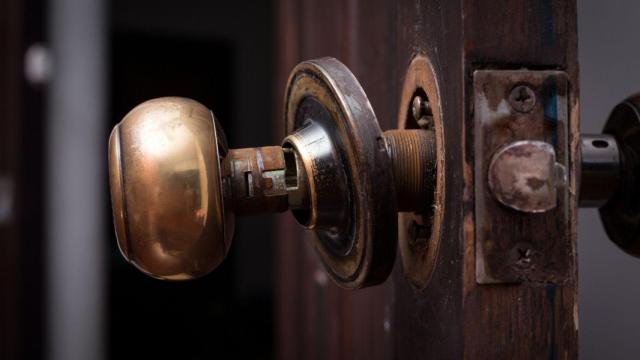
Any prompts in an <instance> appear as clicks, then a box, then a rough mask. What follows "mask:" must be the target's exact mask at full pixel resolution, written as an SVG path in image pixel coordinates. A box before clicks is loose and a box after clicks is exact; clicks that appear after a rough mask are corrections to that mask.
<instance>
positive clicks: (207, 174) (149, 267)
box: [109, 58, 435, 288]
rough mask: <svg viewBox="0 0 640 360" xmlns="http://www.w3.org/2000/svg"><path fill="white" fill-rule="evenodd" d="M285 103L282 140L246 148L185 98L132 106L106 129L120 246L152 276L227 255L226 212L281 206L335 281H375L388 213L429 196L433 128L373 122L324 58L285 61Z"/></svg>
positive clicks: (359, 95)
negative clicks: (289, 66) (232, 144)
mask: <svg viewBox="0 0 640 360" xmlns="http://www.w3.org/2000/svg"><path fill="white" fill-rule="evenodd" d="M285 109H286V113H285V123H286V128H287V137H286V138H285V139H284V141H283V144H282V145H281V146H266V147H257V148H245V149H228V147H227V145H226V141H225V138H224V135H223V133H222V131H221V129H220V127H219V126H218V123H217V122H216V119H215V117H214V116H213V113H212V112H211V111H210V110H208V109H207V108H206V107H205V106H204V105H202V104H200V103H198V102H196V101H193V100H190V99H184V98H176V97H168V98H160V99H154V100H150V101H147V102H145V103H142V104H140V105H138V106H137V107H136V108H134V109H133V110H131V112H129V113H128V114H127V115H126V116H125V117H124V119H123V120H122V121H121V122H120V123H119V124H118V125H116V127H115V128H114V129H113V132H112V134H111V137H110V140H109V178H110V186H111V200H112V204H113V216H114V222H115V228H116V235H117V238H118V245H119V247H120V250H121V252H122V254H123V255H124V257H125V258H126V259H127V260H128V261H129V262H131V263H132V264H134V265H135V266H137V267H138V268H139V269H140V270H142V271H143V272H145V273H147V274H149V275H151V276H154V277H156V278H161V279H167V280H186V279H192V278H197V277H199V276H202V275H205V274H207V273H208V272H210V271H212V270H213V269H214V268H215V267H216V266H218V265H219V264H220V262H222V260H223V259H224V257H225V256H226V254H227V251H228V249H229V246H230V244H231V239H232V236H233V223H234V217H235V216H244V215H254V214H262V213H271V212H281V211H285V210H289V209H290V210H292V212H293V214H294V217H295V218H296V220H297V221H298V223H299V224H300V225H302V226H304V227H306V228H307V229H309V230H310V231H312V232H313V234H314V245H315V248H316V250H317V253H318V255H319V256H320V259H321V261H322V263H323V264H324V265H325V268H326V269H327V272H328V273H329V275H330V276H331V278H332V279H333V280H334V281H335V282H336V283H337V284H339V285H340V286H343V287H346V288H361V287H365V286H371V285H375V284H379V283H381V282H382V281H384V280H385V279H386V278H387V277H388V275H389V273H390V272H391V270H392V268H393V262H394V259H395V251H396V246H397V244H396V239H397V238H396V237H397V212H398V211H415V212H419V211H424V210H425V209H427V208H428V207H429V206H430V204H428V201H427V199H433V196H432V195H429V192H433V186H434V178H435V174H434V172H433V171H432V170H433V169H435V165H434V164H435V153H434V151H433V146H434V144H433V143H434V140H433V132H432V131H427V130H421V129H414V130H394V131H389V132H386V133H383V132H382V131H381V130H380V127H379V125H378V121H377V119H376V116H375V114H374V112H373V109H372V108H371V104H370V103H369V101H368V99H367V97H366V95H365V93H364V90H363V89H362V87H361V86H360V84H359V83H358V82H357V80H356V78H355V77H354V76H353V74H352V73H351V72H350V71H349V69H347V67H346V66H344V65H343V64H342V63H340V62H339V61H337V60H335V59H332V58H324V59H318V60H313V61H308V62H304V63H302V64H300V65H298V66H297V67H296V68H295V69H294V70H293V72H292V74H291V76H290V78H289V83H288V85H287V91H286V99H285ZM394 179H395V180H394ZM397 195H398V196H397ZM416 198H417V199H424V200H425V201H416Z"/></svg>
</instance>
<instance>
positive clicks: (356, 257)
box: [285, 58, 397, 288]
mask: <svg viewBox="0 0 640 360" xmlns="http://www.w3.org/2000/svg"><path fill="white" fill-rule="evenodd" d="M285 122H286V133H287V135H288V137H287V138H286V139H285V146H288V145H290V146H293V147H295V148H296V150H297V151H298V153H299V154H300V155H301V157H302V159H303V163H304V166H305V170H306V172H307V174H308V179H309V189H310V195H311V196H310V197H311V206H310V207H311V208H310V213H309V214H308V215H305V216H298V215H296V218H297V220H298V221H299V222H300V223H302V224H303V225H305V226H307V227H308V228H309V229H311V230H312V231H313V234H314V244H315V248H316V251H317V253H318V255H319V256H320V259H321V261H322V263H323V264H324V266H325V268H326V269H327V271H328V273H329V274H330V276H331V277H332V279H333V280H334V281H335V282H336V283H337V284H338V285H340V286H342V287H345V288H362V287H366V286H372V285H376V284H379V283H381V282H383V281H384V280H385V279H386V278H387V277H388V276H389V274H390V272H391V270H392V268H393V262H394V259H395V254H396V237H397V217H396V199H395V190H394V188H393V180H392V174H391V164H390V160H389V156H388V155H387V150H386V145H385V141H384V138H383V135H382V131H381V130H380V127H379V125H378V121H377V118H376V116H375V114H374V112H373V109H372V108H371V104H370V103H369V100H368V99H367V96H366V95H365V93H364V90H363V89H362V87H361V86H360V84H359V83H358V81H357V80H356V78H355V76H354V75H353V74H352V73H351V71H349V69H348V68H347V67H346V66H345V65H343V64H342V63H341V62H339V61H338V60H336V59H333V58H322V59H317V60H311V61H306V62H303V63H301V64H299V65H298V66H296V67H295V68H294V69H293V71H292V73H291V75H290V77H289V82H288V85H287V91H286V94H285Z"/></svg>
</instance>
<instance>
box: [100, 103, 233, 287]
mask: <svg viewBox="0 0 640 360" xmlns="http://www.w3.org/2000/svg"><path fill="white" fill-rule="evenodd" d="M225 152H226V149H225V141H224V136H223V135H222V133H221V132H220V130H219V129H218V128H217V126H216V120H215V118H214V116H213V114H212V113H211V111H209V109H207V108H206V107H205V106H203V105H202V104H200V103H198V102H196V101H194V100H190V99H184V98H177V97H167V98H160V99H154V100H150V101H147V102H145V103H142V104H140V105H138V106H137V107H135V108H134V109H133V110H131V112H129V113H128V114H127V115H126V116H125V117H124V119H122V121H121V122H120V123H119V124H118V125H116V127H115V128H114V129H113V131H112V133H111V137H110V139H109V180H110V185H111V201H112V206H113V216H114V223H115V229H116V235H117V239H118V245H119V248H120V251H121V252H122V254H123V255H124V257H125V258H126V259H127V260H128V261H129V262H131V263H132V264H134V265H135V266H137V267H138V268H139V269H140V270H142V271H143V272H145V273H147V274H149V275H151V276H154V277H157V278H162V279H168V280H181V279H190V278H194V277H198V276H201V275H203V274H206V273H208V272H209V271H211V270H212V269H213V268H215V267H216V266H217V265H218V264H219V263H220V262H221V261H222V260H223V259H224V257H225V255H226V254H227V251H228V249H229V244H230V242H231V237H232V234H233V212H232V211H230V209H228V208H226V207H225V203H224V196H223V190H222V188H223V184H222V178H223V171H224V169H223V168H221V166H220V158H221V157H222V156H224V154H225Z"/></svg>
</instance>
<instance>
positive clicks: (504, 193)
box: [488, 140, 565, 213]
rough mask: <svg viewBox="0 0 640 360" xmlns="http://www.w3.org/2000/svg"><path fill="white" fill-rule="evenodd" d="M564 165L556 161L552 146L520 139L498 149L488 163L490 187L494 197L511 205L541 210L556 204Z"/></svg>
mask: <svg viewBox="0 0 640 360" xmlns="http://www.w3.org/2000/svg"><path fill="white" fill-rule="evenodd" d="M564 178H565V174H564V166H563V165H562V164H559V163H557V162H556V152H555V150H554V149H553V146H552V145H551V144H549V143H546V142H544V141H533V140H523V141H516V142H513V143H510V144H508V145H507V146H505V147H503V148H502V149H500V150H498V151H497V152H496V153H495V154H494V155H493V158H492V159H491V163H490V164H489V174H488V182H489V188H490V189H491V192H492V194H493V196H494V197H495V199H496V200H498V201H499V202H500V203H502V204H503V205H505V206H508V207H510V208H512V209H515V210H518V211H522V212H527V213H541V212H545V211H549V210H551V209H553V208H555V207H556V205H557V199H558V196H557V188H558V186H560V185H563V183H564V182H565V181H564Z"/></svg>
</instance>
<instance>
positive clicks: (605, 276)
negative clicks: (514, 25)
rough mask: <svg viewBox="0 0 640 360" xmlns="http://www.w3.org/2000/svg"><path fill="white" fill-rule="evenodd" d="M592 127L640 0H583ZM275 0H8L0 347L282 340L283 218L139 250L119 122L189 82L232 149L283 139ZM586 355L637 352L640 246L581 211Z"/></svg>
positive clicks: (104, 351)
mask: <svg viewBox="0 0 640 360" xmlns="http://www.w3.org/2000/svg"><path fill="white" fill-rule="evenodd" d="M578 9H579V40H580V43H579V49H580V53H579V56H580V64H581V114H582V116H581V118H582V119H581V121H582V131H584V132H598V131H599V130H600V129H601V127H602V125H603V124H604V121H605V119H606V116H607V115H608V112H609V111H610V109H612V107H613V106H614V105H615V104H617V103H618V102H619V101H621V100H622V99H623V98H624V97H626V96H628V95H629V94H631V93H633V92H635V91H639V90H640V71H639V70H638V66H637V64H638V62H637V59H638V55H640V50H638V47H637V46H636V45H637V36H636V35H635V33H636V31H634V30H635V29H636V28H637V19H638V18H640V3H638V2H637V1H634V0H614V1H606V2H604V1H596V0H593V1H592V0H579V1H578ZM274 13H275V9H274V4H273V3H272V2H271V1H235V2H228V1H225V2H220V1H208V0H183V1H180V2H177V1H170V0H154V1H152V0H136V1H126V0H114V1H107V0H48V1H46V0H1V1H0V358H2V359H41V358H51V359H98V360H99V359H106V358H115V359H123V358H133V357H138V358H155V359H170V358H171V359H176V358H177V359H205V358H206V359H211V358H215V357H223V358H229V357H234V358H235V357H241V356H247V357H251V358H261V359H265V358H271V357H273V356H274V355H273V354H274V349H273V346H274V345H273V344H274V339H273V336H274V335H273V334H274V327H275V326H276V324H274V321H273V319H274V316H273V308H274V303H273V297H274V280H273V268H274V261H276V260H273V259H274V250H273V244H274V240H277V239H273V238H272V234H273V231H271V229H272V228H273V225H272V222H273V220H274V217H269V216H267V217H260V218H249V219H246V218H245V219H238V222H239V223H238V224H237V226H236V237H235V239H234V246H233V247H232V248H231V251H230V254H229V257H228V258H227V260H226V261H225V262H224V263H223V265H222V266H221V267H220V268H219V269H218V270H217V271H215V272H213V273H212V274H210V275H208V276H206V277H205V278H203V279H201V280H198V281H193V282H188V283H167V282H160V281H157V280H153V279H151V278H149V277H146V276H144V275H143V274H141V273H140V272H139V271H137V270H136V269H134V268H133V267H132V266H129V265H128V264H126V263H125V261H124V260H123V258H122V257H121V256H120V254H119V252H118V249H117V246H116V241H115V238H114V232H113V230H112V223H111V213H110V204H109V200H108V187H107V178H106V144H107V137H108V135H109V130H110V129H111V127H112V126H113V125H114V124H115V123H116V122H117V121H119V119H121V118H122V117H123V116H124V115H125V114H126V112H127V111H128V110H129V109H131V108H132V107H134V106H135V105H136V104H138V103H139V102H141V101H144V100H146V99H149V98H153V97H157V96H167V95H176V96H186V97H192V98H194V99H196V100H198V101H200V102H202V103H203V104H205V105H207V106H209V107H210V108H212V109H213V110H214V112H215V113H216V115H217V117H218V118H219V120H221V123H222V125H223V127H224V129H225V131H226V134H227V136H228V138H229V141H230V143H232V144H233V145H234V146H235V147H245V146H250V145H251V146H255V145H262V144H270V143H273V142H274V141H277V137H276V133H277V132H278V131H279V130H280V129H281V127H282V125H281V119H280V117H279V116H275V114H274V109H273V108H272V105H273V103H274V99H276V101H280V100H279V99H280V97H281V96H282V93H281V92H282V90H283V86H284V84H278V85H279V86H274V83H275V80H274V78H275V76H274V73H275V71H276V67H275V62H276V61H277V52H276V49H277V44H276V41H275V38H276V36H275V30H276V29H275V17H274ZM578 249H579V250H578V251H579V256H580V257H579V271H580V274H579V276H580V290H579V291H580V348H581V357H582V358H584V359H601V358H604V357H605V356H608V357H610V358H620V359H622V358H633V357H634V356H633V355H634V354H638V353H640V341H638V339H640V325H638V321H637V320H638V319H639V318H640V310H639V308H638V306H637V304H638V303H640V286H638V285H640V280H639V279H640V276H638V275H639V274H640V261H638V260H637V259H634V258H631V257H629V256H628V255H626V254H624V253H623V252H622V251H620V250H618V249H617V248H616V247H615V246H613V245H612V244H611V243H610V242H609V241H608V240H607V239H606V235H605V234H604V231H603V229H602V226H601V225H600V221H599V219H598V216H597V213H596V212H595V211H593V210H581V213H580V218H579V243H578Z"/></svg>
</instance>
